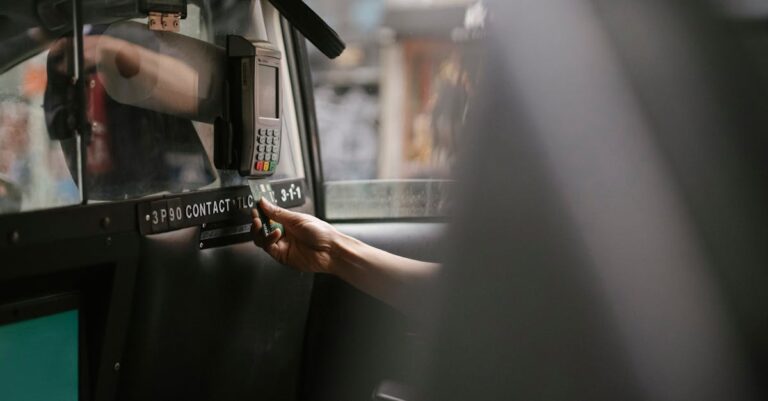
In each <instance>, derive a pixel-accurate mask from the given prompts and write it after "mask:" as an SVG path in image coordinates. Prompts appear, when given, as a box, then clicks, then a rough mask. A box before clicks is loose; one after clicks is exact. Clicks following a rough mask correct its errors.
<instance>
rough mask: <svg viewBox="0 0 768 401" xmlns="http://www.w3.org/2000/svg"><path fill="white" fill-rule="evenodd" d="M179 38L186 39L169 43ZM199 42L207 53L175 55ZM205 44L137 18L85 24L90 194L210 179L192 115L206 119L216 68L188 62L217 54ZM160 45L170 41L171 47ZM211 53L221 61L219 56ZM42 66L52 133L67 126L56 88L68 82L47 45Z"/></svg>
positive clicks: (171, 188) (68, 148) (122, 195)
mask: <svg viewBox="0 0 768 401" xmlns="http://www.w3.org/2000/svg"><path fill="white" fill-rule="evenodd" d="M179 43H181V44H182V45H184V44H190V45H189V46H186V47H184V46H174V45H177V44H179ZM201 45H203V50H209V52H208V53H206V52H205V51H199V50H198V49H197V48H194V49H192V51H190V52H189V53H190V54H191V56H188V57H186V58H181V57H179V58H177V57H174V56H176V55H177V54H176V53H175V52H180V51H183V50H190V46H193V47H194V46H201ZM204 45H205V44H204V42H200V41H198V40H194V39H191V38H185V37H183V36H181V35H178V34H173V33H168V32H162V33H160V32H152V31H148V30H147V29H146V27H145V26H142V25H141V24H139V23H135V22H128V23H118V24H114V25H106V26H91V27H89V29H88V30H87V32H86V35H85V36H84V38H83V54H84V70H85V80H86V87H87V93H86V101H87V107H86V114H87V118H88V121H89V123H90V126H91V137H90V142H89V144H88V148H87V151H88V154H87V156H88V157H87V162H86V184H87V187H88V193H89V198H90V199H94V200H115V199H128V198H135V197H140V196H145V195H150V194H155V193H160V192H166V191H168V192H182V191H185V190H194V189H198V188H200V187H203V186H205V185H208V184H210V183H212V182H213V181H214V180H215V178H216V176H215V172H214V170H213V167H212V166H211V164H210V163H209V160H208V158H207V156H206V154H205V149H204V148H203V145H202V143H201V141H200V139H199V137H198V135H197V132H196V130H195V127H194V125H193V123H192V121H191V119H193V118H194V119H196V120H212V117H211V116H210V115H206V113H207V112H209V109H207V108H206V107H207V106H208V105H209V104H210V103H207V100H208V99H209V98H210V97H211V96H210V95H211V90H210V88H211V87H212V85H211V82H212V80H211V78H210V77H215V76H217V72H218V71H216V70H215V68H212V67H210V64H211V63H207V64H206V63H197V64H195V65H196V66H197V67H199V68H197V69H196V68H193V67H192V66H191V64H192V63H191V62H187V61H188V60H190V59H191V60H193V61H194V60H195V58H196V57H197V58H200V57H203V56H205V55H206V54H210V53H211V52H212V53H213V54H218V53H217V51H218V49H216V48H215V47H214V48H213V50H212V51H210V49H209V48H208V47H205V46H204ZM54 46H56V45H54ZM165 46H172V51H168V50H167V49H166V48H165ZM180 47H181V48H180ZM210 59H211V60H222V58H221V57H220V55H219V57H210ZM201 66H202V67H201ZM206 67H208V68H206ZM48 70H49V71H50V72H51V78H50V79H49V81H48V88H49V90H48V91H47V92H46V102H45V111H46V114H47V121H49V122H50V124H49V129H50V130H51V131H52V132H57V131H60V130H66V129H67V127H66V125H65V124H64V123H62V122H61V120H62V119H63V118H64V116H63V114H62V110H64V109H65V108H64V107H63V106H64V104H66V102H67V98H66V97H63V96H58V94H60V93H62V90H61V89H63V88H65V87H66V86H67V85H68V81H67V76H66V75H64V74H60V73H59V71H60V69H59V63H58V59H57V55H56V53H55V52H53V51H52V52H51V53H50V54H49V57H48ZM201 77H207V79H204V78H201ZM201 83H203V84H204V85H201ZM218 87H221V85H220V84H219V85H218ZM201 97H202V98H201ZM213 114H215V112H214V113H213ZM62 145H63V147H64V151H65V154H66V155H67V162H68V164H69V166H70V168H72V167H73V166H75V165H76V159H75V158H74V157H73V156H74V155H75V154H76V152H75V143H74V141H64V142H63V143H62Z"/></svg>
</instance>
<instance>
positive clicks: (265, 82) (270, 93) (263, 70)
mask: <svg viewBox="0 0 768 401" xmlns="http://www.w3.org/2000/svg"><path fill="white" fill-rule="evenodd" d="M258 74H259V80H258V82H259V87H258V88H257V90H258V91H259V116H260V117H266V118H277V117H278V116H277V111H278V110H279V108H278V107H277V102H278V101H279V98H278V96H277V87H278V86H277V68H276V67H270V66H268V65H263V64H259V73H258Z"/></svg>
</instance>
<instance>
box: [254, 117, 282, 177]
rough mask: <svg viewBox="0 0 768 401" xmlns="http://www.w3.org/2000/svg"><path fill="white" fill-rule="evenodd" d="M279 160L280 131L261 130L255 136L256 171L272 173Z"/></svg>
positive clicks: (271, 129)
mask: <svg viewBox="0 0 768 401" xmlns="http://www.w3.org/2000/svg"><path fill="white" fill-rule="evenodd" d="M279 160H280V130H279V129H273V128H263V129H260V130H259V131H258V132H257V135H256V162H255V164H254V166H253V168H254V169H256V171H262V172H267V171H268V172H272V171H275V168H277V162H278V161H279Z"/></svg>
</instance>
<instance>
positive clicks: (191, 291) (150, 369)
mask: <svg viewBox="0 0 768 401" xmlns="http://www.w3.org/2000/svg"><path fill="white" fill-rule="evenodd" d="M198 238H199V228H197V227H193V228H187V229H183V230H179V231H174V232H169V233H164V234H157V235H153V236H147V237H144V238H143V239H142V244H141V248H142V258H141V261H140V267H139V273H138V279H137V289H136V300H137V301H136V305H135V308H134V317H133V321H132V327H131V331H130V335H129V343H128V348H127V351H126V355H128V357H127V358H126V360H125V363H124V365H123V375H122V381H121V386H120V392H121V397H120V399H121V400H167V399H183V400H242V399H267V400H291V399H293V398H294V396H295V395H294V394H295V391H296V387H297V382H298V373H299V364H300V357H301V351H302V342H303V336H304V326H305V322H306V317H307V311H308V308H309V298H310V293H311V288H312V276H311V275H309V274H302V273H297V272H295V271H293V270H290V269H288V268H286V267H283V266H280V265H278V264H276V263H275V262H273V261H272V260H271V259H269V258H268V256H267V255H266V254H265V253H264V252H263V251H261V250H260V249H259V248H257V247H255V246H254V245H253V244H251V243H244V244H240V245H234V246H229V247H224V248H215V249H207V250H199V249H198V246H199V244H198Z"/></svg>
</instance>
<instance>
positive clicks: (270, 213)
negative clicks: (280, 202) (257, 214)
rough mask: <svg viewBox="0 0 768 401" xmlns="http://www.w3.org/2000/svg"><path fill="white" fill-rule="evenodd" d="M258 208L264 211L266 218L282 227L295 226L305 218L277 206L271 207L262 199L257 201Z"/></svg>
mask: <svg viewBox="0 0 768 401" xmlns="http://www.w3.org/2000/svg"><path fill="white" fill-rule="evenodd" d="M259 206H261V210H263V211H264V214H266V215H267V218H269V219H270V220H274V221H276V222H278V223H281V224H283V225H288V226H290V225H296V224H298V223H300V222H302V221H304V219H306V218H307V217H306V216H305V215H303V214H301V213H296V212H292V211H290V210H286V209H283V208H281V207H279V206H276V205H273V204H272V203H270V202H269V201H267V200H266V199H264V198H261V199H259Z"/></svg>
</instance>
